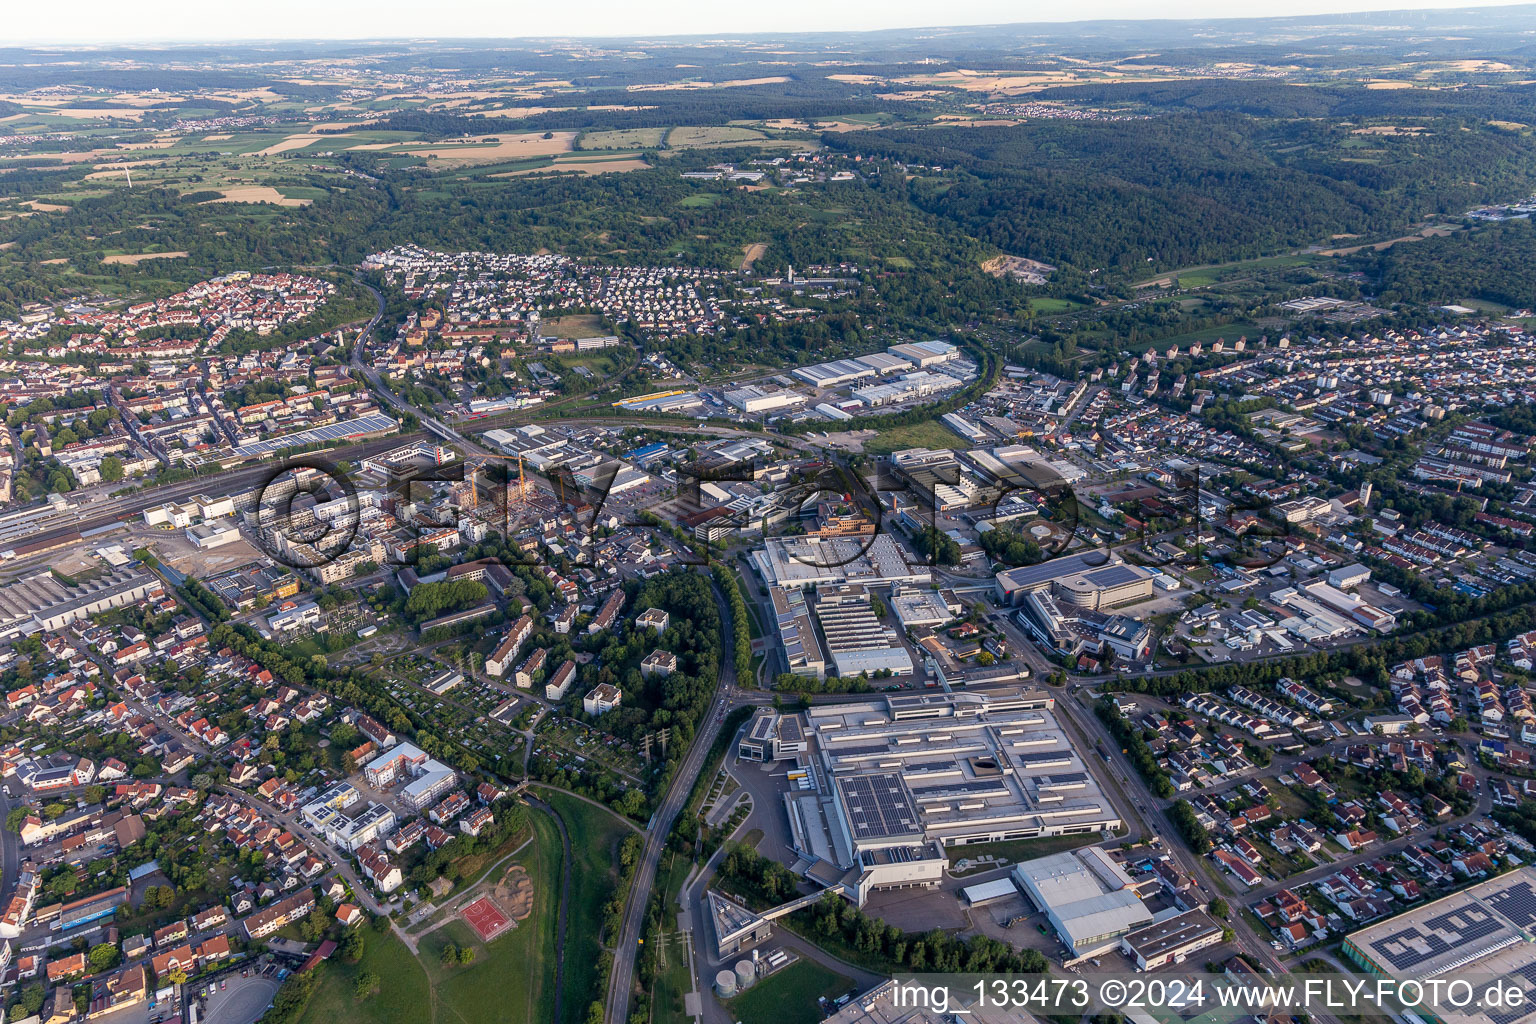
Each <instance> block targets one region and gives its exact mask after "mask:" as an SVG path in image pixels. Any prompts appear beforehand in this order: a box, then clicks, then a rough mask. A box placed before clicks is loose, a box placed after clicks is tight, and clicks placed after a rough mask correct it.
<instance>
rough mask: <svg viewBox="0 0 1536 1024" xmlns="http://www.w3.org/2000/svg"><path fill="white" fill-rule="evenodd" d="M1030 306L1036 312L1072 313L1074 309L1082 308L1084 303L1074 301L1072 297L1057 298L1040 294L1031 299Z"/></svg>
mask: <svg viewBox="0 0 1536 1024" xmlns="http://www.w3.org/2000/svg"><path fill="white" fill-rule="evenodd" d="M1029 308H1030V309H1031V310H1033V311H1034V312H1036V313H1070V312H1071V311H1072V310H1074V309H1082V308H1083V306H1082V303H1080V302H1073V301H1072V300H1071V299H1055V298H1050V297H1048V296H1044V295H1042V296H1040V297H1039V298H1034V299H1030V300H1029Z"/></svg>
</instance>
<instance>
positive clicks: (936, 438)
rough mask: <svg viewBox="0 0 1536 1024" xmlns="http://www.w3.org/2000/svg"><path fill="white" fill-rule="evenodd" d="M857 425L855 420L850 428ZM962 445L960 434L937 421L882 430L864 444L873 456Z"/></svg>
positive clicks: (865, 449) (865, 448)
mask: <svg viewBox="0 0 1536 1024" xmlns="http://www.w3.org/2000/svg"><path fill="white" fill-rule="evenodd" d="M857 423H858V421H857V420H855V421H854V422H853V423H852V424H850V426H856V425H857ZM962 443H963V442H962V441H961V439H960V435H959V434H956V433H955V432H954V431H952V430H950V429H949V428H948V427H946V426H944V424H942V423H940V422H938V421H937V420H929V421H928V422H926V423H912V424H909V425H907V426H905V427H891V428H890V429H889V430H882V431H880V433H879V434H877V435H876V436H875V437H872V438H870V439H869V440H867V441H865V442H864V451H866V452H868V453H870V454H871V455H889V454H891V452H899V451H901V450H902V449H903V448H958V447H960V445H961V444H962Z"/></svg>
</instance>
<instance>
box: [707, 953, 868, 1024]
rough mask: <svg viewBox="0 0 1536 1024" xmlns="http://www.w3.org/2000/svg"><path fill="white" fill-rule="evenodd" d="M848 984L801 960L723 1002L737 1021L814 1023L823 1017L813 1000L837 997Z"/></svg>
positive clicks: (816, 965)
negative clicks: (727, 1002)
mask: <svg viewBox="0 0 1536 1024" xmlns="http://www.w3.org/2000/svg"><path fill="white" fill-rule="evenodd" d="M851 984H853V980H852V979H851V978H847V977H845V976H843V975H841V974H838V973H836V972H834V971H830V970H828V969H827V968H825V967H823V966H821V965H820V964H818V963H812V962H811V961H809V960H801V961H800V962H799V963H794V964H790V965H789V966H788V967H786V968H784V969H783V970H782V971H779V972H778V973H777V974H775V975H773V976H772V977H770V978H768V979H766V980H764V981H760V982H758V983H757V984H756V985H754V986H752V987H751V988H749V989H747V991H745V992H743V993H742V994H741V995H739V996H737V997H736V998H735V999H732V1000H731V1001H730V1003H729V1004H727V1005H729V1007H730V1010H731V1014H732V1015H733V1016H734V1017H735V1018H736V1019H737V1020H739V1021H741V1024H816V1022H817V1021H819V1020H821V1019H822V1016H823V1014H822V1012H821V1007H820V1006H819V1005H818V1004H817V1002H816V1000H817V999H818V998H820V997H822V996H826V997H827V998H834V997H836V996H840V995H842V994H843V993H844V992H846V991H848V986H849V985H851Z"/></svg>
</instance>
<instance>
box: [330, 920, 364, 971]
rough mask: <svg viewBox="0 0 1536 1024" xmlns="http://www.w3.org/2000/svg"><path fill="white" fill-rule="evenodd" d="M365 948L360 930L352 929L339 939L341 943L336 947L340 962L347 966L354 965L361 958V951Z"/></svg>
mask: <svg viewBox="0 0 1536 1024" xmlns="http://www.w3.org/2000/svg"><path fill="white" fill-rule="evenodd" d="M365 948H367V943H366V940H364V938H363V932H362V929H360V928H352V929H350V930H348V932H347V934H345V935H343V936H342V937H341V942H340V943H339V944H338V945H337V952H339V953H340V954H341V958H342V960H344V961H346V962H347V963H349V964H355V963H357V962H358V961H359V960H361V959H362V958H363V950H364V949H365Z"/></svg>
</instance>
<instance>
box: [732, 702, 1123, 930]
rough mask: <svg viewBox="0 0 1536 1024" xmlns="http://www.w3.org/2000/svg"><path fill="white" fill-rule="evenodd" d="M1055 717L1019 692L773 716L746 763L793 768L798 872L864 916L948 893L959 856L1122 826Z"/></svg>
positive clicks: (763, 719) (747, 745)
mask: <svg viewBox="0 0 1536 1024" xmlns="http://www.w3.org/2000/svg"><path fill="white" fill-rule="evenodd" d="M1053 706H1054V700H1053V699H1052V698H1051V697H1050V695H1049V694H1047V693H1044V692H1043V691H1040V690H1034V689H1025V688H1019V687H1010V688H1006V689H998V690H993V691H988V692H985V693H983V692H967V693H934V694H891V695H888V696H883V697H880V698H875V699H870V700H867V701H858V702H854V703H848V704H837V705H827V706H822V707H815V708H812V709H810V710H808V711H805V712H801V713H800V714H798V715H781V714H779V713H777V712H769V711H765V712H762V713H760V715H759V717H758V718H756V719H754V720H753V722H752V723H751V726H750V728H749V730H748V732H747V733H746V734H745V735H744V736H743V738H742V741H741V744H740V747H739V751H740V753H741V756H742V757H744V758H751V759H753V760H768V759H786V760H787V759H791V758H792V759H793V761H794V765H795V767H793V768H792V769H791V770H790V771H789V773H788V777H789V778H790V780H791V782H792V783H793V784H794V785H795V787H796V788H794V789H792V790H791V791H790V792H788V793H787V794H786V795H785V809H786V812H787V813H788V815H789V823H790V833H791V837H792V845H793V846H794V848H795V850H796V851H797V852H798V853H799V854H800V855H801V858H802V859H801V861H800V863H799V864H797V865H796V870H798V871H800V872H801V873H803V874H806V875H808V876H810V877H811V878H813V879H815V880H816V881H818V882H820V883H821V884H823V885H825V886H829V887H838V888H840V890H841V891H842V892H843V893H844V894H845V895H847V896H848V897H849V898H850V899H852V900H854V901H855V902H857V903H859V904H861V905H862V904H863V902H864V901H865V899H867V898H868V896H869V894H870V893H871V892H874V891H877V890H882V889H892V888H902V887H910V886H932V885H937V884H938V883H939V881H940V880H941V879H942V878H943V874H944V870H945V868H946V867H947V866H948V864H949V855H948V853H947V850H948V848H950V847H954V846H964V845H967V844H971V843H985V842H997V841H1001V840H1010V839H1030V838H1035V837H1038V836H1052V835H1072V834H1082V835H1092V834H1095V833H1099V832H1102V831H1105V830H1108V829H1113V828H1115V827H1117V826H1118V825H1119V823H1120V819H1119V817H1118V816H1117V815H1116V814H1115V812H1114V809H1113V808H1112V807H1111V806H1110V804H1109V801H1108V800H1107V799H1106V798H1105V797H1104V795H1103V793H1102V792H1100V790H1099V787H1098V784H1097V783H1096V782H1095V781H1094V779H1093V777H1092V776H1091V775H1090V774H1089V772H1088V770H1087V767H1086V765H1084V763H1083V762H1082V760H1081V759H1080V758H1079V756H1078V754H1077V753H1076V752H1075V751H1074V750H1073V749H1072V745H1071V742H1070V740H1069V739H1068V737H1067V736H1066V734H1065V733H1064V732H1063V731H1062V730H1061V729H1060V727H1059V726H1058V725H1057V723H1056V720H1055V717H1054V715H1053V714H1052V710H1051V709H1052V707H1053Z"/></svg>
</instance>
